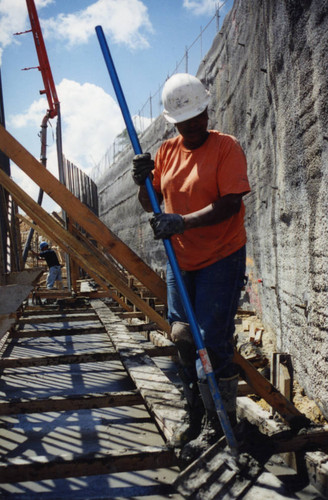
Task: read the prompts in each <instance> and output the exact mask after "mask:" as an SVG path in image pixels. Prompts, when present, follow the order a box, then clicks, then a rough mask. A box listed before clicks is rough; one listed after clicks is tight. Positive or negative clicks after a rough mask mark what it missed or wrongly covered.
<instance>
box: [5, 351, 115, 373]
mask: <svg viewBox="0 0 328 500" xmlns="http://www.w3.org/2000/svg"><path fill="white" fill-rule="evenodd" d="M118 359H119V355H118V353H117V352H116V351H114V350H106V351H104V352H89V353H80V354H78V353H76V354H62V355H60V356H57V355H53V356H37V357H34V358H1V359H0V369H1V370H3V369H5V368H22V367H27V366H55V365H63V364H76V363H96V362H102V361H113V360H118Z"/></svg>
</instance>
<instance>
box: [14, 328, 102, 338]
mask: <svg viewBox="0 0 328 500" xmlns="http://www.w3.org/2000/svg"><path fill="white" fill-rule="evenodd" d="M105 331H106V330H105V328H104V327H103V325H99V326H92V327H90V326H88V327H81V328H77V327H72V328H61V329H60V330H14V331H12V332H11V333H10V339H26V338H33V337H34V338H39V337H67V336H68V337H70V336H71V335H90V334H91V333H103V332H105Z"/></svg>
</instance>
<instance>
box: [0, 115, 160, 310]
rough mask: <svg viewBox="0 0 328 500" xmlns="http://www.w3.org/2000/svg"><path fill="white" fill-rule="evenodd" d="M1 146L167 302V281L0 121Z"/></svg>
mask: <svg viewBox="0 0 328 500" xmlns="http://www.w3.org/2000/svg"><path fill="white" fill-rule="evenodd" d="M0 149H1V151H3V152H4V153H5V154H6V155H7V156H8V157H9V158H10V159H11V160H12V161H13V162H15V163H16V165H18V166H19V167H20V168H21V169H22V170H23V172H25V173H26V174H27V175H28V176H30V177H31V179H32V180H34V182H36V184H38V186H39V187H41V188H42V189H43V190H44V192H45V193H47V194H48V195H49V196H50V197H51V198H52V199H53V200H54V201H56V202H57V203H58V205H60V206H61V207H62V208H63V209H64V210H65V212H66V213H67V215H68V216H69V217H70V218H71V219H72V220H74V221H75V222H77V223H78V224H79V225H80V226H81V227H83V228H84V229H85V231H86V232H87V233H88V234H90V235H91V236H92V237H93V238H94V239H95V240H96V241H97V242H98V243H100V244H101V245H102V246H103V247H104V248H106V250H107V251H108V252H109V253H110V254H111V255H112V256H113V257H114V258H115V259H116V260H117V261H118V262H119V263H120V264H121V265H122V266H123V267H124V268H125V269H126V270H128V271H129V272H130V273H131V274H133V275H134V276H136V277H137V278H138V279H139V280H140V281H141V283H143V284H144V285H145V286H146V287H147V288H148V289H149V290H152V291H153V293H154V294H155V296H156V297H158V298H160V299H161V300H162V301H163V302H164V303H166V284H165V282H164V281H163V280H162V278H161V277H160V276H159V275H158V274H157V273H155V272H154V271H153V270H152V269H151V268H150V267H149V266H147V264H145V262H143V260H142V259H140V257H138V255H137V254H135V253H134V252H133V251H132V250H131V249H130V248H129V247H128V246H127V245H125V244H124V243H123V242H122V241H121V240H120V239H119V238H118V237H117V236H116V235H115V234H114V233H112V232H111V231H110V229H109V228H108V227H107V226H106V225H105V224H103V223H102V222H101V221H100V220H99V219H98V217H97V216H96V215H95V214H94V213H93V212H92V211H91V210H89V209H88V208H87V206H86V205H84V204H83V203H81V202H80V200H79V199H78V198H76V197H75V196H74V195H73V194H72V193H71V192H70V191H69V190H68V189H67V188H66V187H65V186H64V185H63V184H61V183H60V182H59V181H58V180H57V179H56V177H55V176H53V175H52V174H51V173H50V172H49V171H48V170H47V169H45V168H44V166H43V165H42V164H41V163H40V162H39V161H38V160H36V158H34V157H33V156H32V155H31V154H30V153H29V152H28V151H27V150H26V149H25V148H24V147H23V146H22V145H21V144H20V143H19V142H18V141H17V140H16V139H15V138H14V137H12V136H11V135H10V134H9V132H7V130H6V129H5V128H4V127H3V126H2V125H0Z"/></svg>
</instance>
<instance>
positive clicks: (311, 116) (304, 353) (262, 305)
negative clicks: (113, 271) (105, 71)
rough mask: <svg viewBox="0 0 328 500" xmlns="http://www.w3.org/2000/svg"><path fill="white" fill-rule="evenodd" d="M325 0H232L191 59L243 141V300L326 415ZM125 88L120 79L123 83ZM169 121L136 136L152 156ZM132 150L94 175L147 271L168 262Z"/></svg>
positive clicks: (218, 124)
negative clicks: (208, 41)
mask: <svg viewBox="0 0 328 500" xmlns="http://www.w3.org/2000/svg"><path fill="white" fill-rule="evenodd" d="M327 47H328V3H327V1H326V0H279V1H276V2H272V1H270V0H236V1H235V4H234V7H233V9H232V10H231V12H230V13H229V15H228V16H227V18H226V19H225V22H224V25H223V27H222V29H221V31H220V33H218V34H217V36H216V38H215V40H214V41H213V46H212V48H211V50H210V51H209V53H208V54H207V55H206V57H205V58H204V60H203V61H202V62H201V65H200V67H199V71H198V76H199V77H200V78H201V79H202V80H203V81H204V83H205V84H206V85H207V86H208V87H209V90H210V92H211V102H210V106H209V112H210V124H211V127H212V128H217V129H219V130H221V131H223V132H226V133H231V134H233V135H235V136H236V137H237V138H238V139H239V141H240V142H241V144H242V146H243V148H244V149H245V152H246V155H247V159H248V165H249V179H250V183H251V187H252V192H251V193H250V194H249V195H247V196H246V198H245V204H246V226H247V233H248V245H247V253H248V260H247V273H248V276H249V284H248V290H247V292H248V295H249V301H250V306H251V307H252V308H253V309H255V310H256V312H257V314H258V315H259V316H260V317H261V320H262V322H263V324H264V327H265V328H266V329H268V330H270V331H272V332H273V333H274V334H275V336H276V339H277V346H278V350H279V351H280V352H286V353H289V354H291V356H292V363H293V368H294V370H295V373H296V377H297V379H298V380H299V382H300V384H301V385H302V387H304V389H305V392H306V394H307V396H309V397H310V398H312V399H314V400H315V401H316V403H317V404H318V406H319V407H320V409H321V410H322V412H323V414H324V415H325V417H326V418H327V417H328V364H327V360H328V343H327V319H328V293H327V282H328V265H327V264H328V251H327V239H328V238H327V236H328V219H327V208H328V194H327V193H328V191H327V180H328V170H327V168H326V164H327V156H328V134H327V121H328V113H327V111H328V108H327V106H328V105H327V103H328V98H327V97H328V96H327V93H328V84H327V67H328V51H327ZM122 83H123V87H124V82H122ZM174 133H175V130H174V128H173V127H172V126H169V125H167V124H166V123H165V122H164V119H163V118H162V117H159V118H158V119H157V120H156V121H155V122H154V123H153V125H152V126H151V127H150V128H149V129H148V130H147V131H146V132H145V134H144V135H143V136H142V137H141V144H142V148H143V151H147V150H148V151H150V152H151V153H152V154H154V153H155V152H156V150H157V148H158V146H159V144H160V143H161V142H162V140H164V139H166V138H167V137H169V136H170V135H172V134H174ZM132 156H133V153H132V151H129V152H126V153H125V154H122V155H121V156H120V157H119V158H118V161H117V163H115V164H114V165H111V166H110V168H109V169H108V172H107V173H106V175H105V176H104V177H103V178H102V179H100V181H99V185H98V188H99V194H100V216H101V218H102V219H103V220H104V222H105V223H106V224H108V226H110V228H111V229H112V230H113V231H114V232H115V233H116V234H117V235H118V236H119V237H120V238H121V239H122V240H123V241H124V242H125V243H127V244H128V245H129V246H131V247H132V248H133V249H134V250H135V251H136V252H137V253H138V254H139V255H140V256H141V257H142V258H143V259H144V260H146V261H147V263H148V264H150V265H151V266H152V267H153V268H154V269H163V268H164V267H165V254H164V250H163V247H162V244H161V242H154V240H153V238H152V234H151V230H150V227H149V224H148V219H149V215H147V214H144V213H143V212H142V209H141V208H140V206H139V204H138V201H137V197H136V192H137V188H136V186H135V185H134V184H133V181H132V179H131V173H130V171H131V159H132Z"/></svg>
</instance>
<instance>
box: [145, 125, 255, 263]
mask: <svg viewBox="0 0 328 500" xmlns="http://www.w3.org/2000/svg"><path fill="white" fill-rule="evenodd" d="M182 140H183V138H182V136H181V135H179V136H177V137H174V138H173V139H169V140H168V141H166V142H164V143H163V144H162V145H161V147H160V148H159V150H158V152H157V154H156V158H155V170H154V179H153V185H154V189H155V191H157V192H160V193H162V195H163V198H164V204H165V212H166V213H178V214H181V215H185V214H188V213H192V212H195V211H197V210H200V209H201V208H204V207H206V206H207V205H209V204H210V203H212V202H214V201H216V200H217V199H218V198H220V196H221V197H222V196H225V195H227V194H241V193H245V194H246V193H248V192H249V191H250V187H249V183H248V179H247V163H246V157H245V154H244V152H243V150H242V148H241V146H240V145H239V143H238V141H237V140H236V139H235V137H233V136H231V135H227V134H222V133H220V132H217V131H215V130H211V131H210V135H209V136H208V138H207V140H206V141H205V143H204V144H203V145H202V146H201V147H199V148H197V149H193V150H189V149H186V148H185V147H184V146H183V144H182ZM244 215H245V207H244V204H243V203H242V206H241V209H240V211H239V212H238V213H237V214H236V215H233V216H232V217H230V218H229V219H227V220H225V221H223V222H220V223H219V224H214V225H212V226H204V227H197V228H194V229H189V230H187V231H185V232H184V233H183V234H177V235H174V236H172V238H171V241H172V245H173V248H174V250H175V253H176V257H177V260H178V263H179V266H180V268H181V269H183V270H185V271H192V270H195V269H201V268H202V267H206V266H208V265H210V264H213V263H214V262H216V261H218V260H220V259H223V258H224V257H227V256H228V255H230V254H232V253H233V252H235V251H237V250H239V249H240V248H241V247H242V246H243V245H244V244H245V243H246V231H245V228H244Z"/></svg>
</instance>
